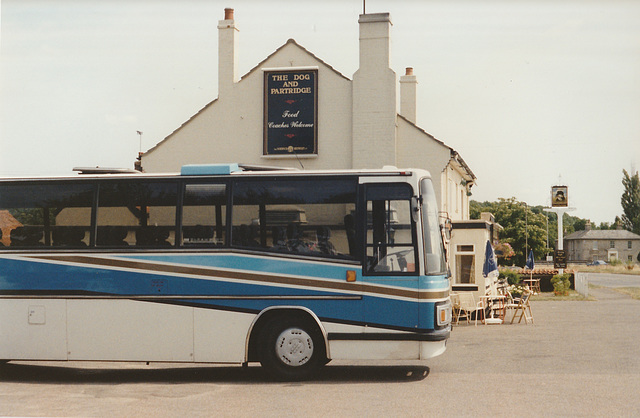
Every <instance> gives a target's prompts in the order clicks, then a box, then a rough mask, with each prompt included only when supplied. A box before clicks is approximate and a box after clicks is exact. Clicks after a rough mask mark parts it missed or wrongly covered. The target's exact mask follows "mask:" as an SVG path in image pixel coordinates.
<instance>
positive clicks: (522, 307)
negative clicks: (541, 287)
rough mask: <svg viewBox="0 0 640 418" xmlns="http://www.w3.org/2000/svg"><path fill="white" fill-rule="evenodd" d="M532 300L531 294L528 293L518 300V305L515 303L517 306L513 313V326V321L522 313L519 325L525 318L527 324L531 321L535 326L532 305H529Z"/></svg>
mask: <svg viewBox="0 0 640 418" xmlns="http://www.w3.org/2000/svg"><path fill="white" fill-rule="evenodd" d="M530 299H531V292H529V291H526V292H524V293H523V294H522V296H521V297H520V298H519V299H518V302H517V304H516V303H515V301H514V303H513V305H515V311H514V312H513V318H511V323H512V324H513V321H514V320H515V319H516V316H517V315H518V312H521V313H520V319H518V323H520V322H522V318H524V323H525V324H528V323H529V322H528V321H529V320H531V323H532V324H533V314H532V313H531V305H530V304H529V300H530ZM527 312H528V313H527Z"/></svg>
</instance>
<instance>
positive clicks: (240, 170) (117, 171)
mask: <svg viewBox="0 0 640 418" xmlns="http://www.w3.org/2000/svg"><path fill="white" fill-rule="evenodd" d="M73 171H76V172H78V175H77V176H64V175H56V176H30V177H5V178H2V180H47V179H50V180H54V179H60V180H64V179H73V178H76V179H77V178H78V177H82V178H87V179H88V178H105V177H118V178H123V177H132V176H135V177H136V178H141V177H147V178H151V177H156V178H157V177H176V176H178V177H189V176H193V177H196V176H201V177H202V176H227V175H268V174H269V175H294V176H297V175H301V176H304V175H366V176H385V175H387V176H388V175H392V176H393V175H396V176H397V175H400V176H412V175H414V174H415V175H417V176H418V177H419V178H421V177H429V178H431V175H430V173H429V172H428V171H427V170H424V169H417V168H405V169H399V168H397V167H392V166H385V167H383V168H375V169H374V168H366V169H327V170H299V169H296V168H291V167H274V166H262V165H251V164H240V163H229V164H187V165H184V166H182V168H181V170H180V172H179V173H176V172H171V173H169V172H166V173H144V172H140V171H137V170H133V169H128V168H108V167H74V168H73Z"/></svg>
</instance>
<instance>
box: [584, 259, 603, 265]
mask: <svg viewBox="0 0 640 418" xmlns="http://www.w3.org/2000/svg"><path fill="white" fill-rule="evenodd" d="M605 264H608V263H607V262H606V261H604V260H593V261H592V262H590V263H589V264H587V266H603V265H605Z"/></svg>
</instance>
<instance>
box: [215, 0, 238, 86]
mask: <svg viewBox="0 0 640 418" xmlns="http://www.w3.org/2000/svg"><path fill="white" fill-rule="evenodd" d="M237 32H239V30H238V28H237V27H236V24H235V21H234V20H233V9H228V8H227V9H224V20H220V21H218V98H220V97H222V96H224V95H225V94H227V93H228V92H229V91H230V90H231V89H232V88H233V85H234V84H235V83H237V82H238V76H237V72H236V68H237V67H238V56H237V54H236V50H237V45H238V37H237Z"/></svg>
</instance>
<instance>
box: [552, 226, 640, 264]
mask: <svg viewBox="0 0 640 418" xmlns="http://www.w3.org/2000/svg"><path fill="white" fill-rule="evenodd" d="M564 249H565V251H566V252H567V261H568V262H591V261H595V260H605V261H611V260H620V261H622V262H634V263H635V262H638V255H639V254H640V235H637V234H634V233H633V232H631V231H626V230H624V229H621V228H620V227H618V229H615V230H613V229H602V230H596V229H591V223H590V222H587V224H586V226H585V230H584V231H576V232H574V233H572V234H569V235H567V236H566V237H564Z"/></svg>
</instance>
